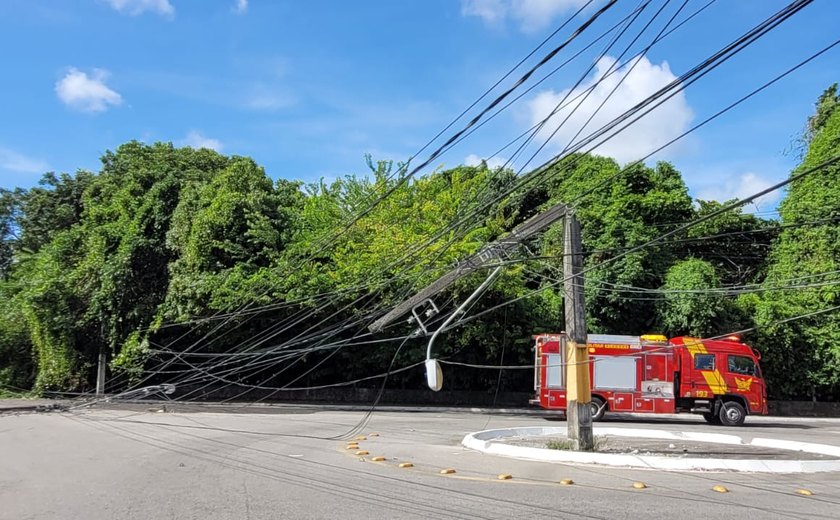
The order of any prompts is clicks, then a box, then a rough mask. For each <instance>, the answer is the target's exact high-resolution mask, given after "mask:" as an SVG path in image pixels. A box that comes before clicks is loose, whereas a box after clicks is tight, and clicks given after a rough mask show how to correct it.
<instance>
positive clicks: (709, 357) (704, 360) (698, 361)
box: [694, 354, 715, 370]
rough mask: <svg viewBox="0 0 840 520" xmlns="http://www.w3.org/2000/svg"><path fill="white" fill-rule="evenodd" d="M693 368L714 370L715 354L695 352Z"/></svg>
mask: <svg viewBox="0 0 840 520" xmlns="http://www.w3.org/2000/svg"><path fill="white" fill-rule="evenodd" d="M694 368H695V369H697V370H714V369H715V355H714V354H695V356H694Z"/></svg>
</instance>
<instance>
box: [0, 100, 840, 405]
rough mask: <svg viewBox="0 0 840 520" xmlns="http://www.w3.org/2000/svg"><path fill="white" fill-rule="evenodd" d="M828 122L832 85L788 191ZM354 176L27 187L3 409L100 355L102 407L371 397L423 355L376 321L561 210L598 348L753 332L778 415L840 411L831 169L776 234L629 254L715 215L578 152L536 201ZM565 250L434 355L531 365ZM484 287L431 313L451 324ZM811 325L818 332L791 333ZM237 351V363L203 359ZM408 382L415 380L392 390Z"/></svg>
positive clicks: (473, 180)
mask: <svg viewBox="0 0 840 520" xmlns="http://www.w3.org/2000/svg"><path fill="white" fill-rule="evenodd" d="M838 106H840V103H838V97H837V92H836V87H832V89H829V90H828V91H826V93H825V94H824V95H823V96H822V97H820V99H819V101H818V105H817V111H816V113H815V115H814V116H812V117H811V118H810V119H809V122H808V128H807V130H806V136H805V140H806V142H807V143H808V150H807V153H806V154H805V157H804V160H803V162H802V164H801V165H800V167H799V168H798V169H797V170H796V171H794V172H793V174H796V173H797V172H798V171H804V170H805V169H808V168H810V167H812V166H814V165H817V164H819V163H821V162H823V161H825V160H827V159H829V158H832V157H834V156H835V155H837V154H838V153H840V110H837V108H838ZM368 166H369V169H370V173H369V174H368V175H365V176H353V175H350V176H347V177H343V178H340V179H338V180H335V181H334V182H331V183H324V182H320V183H316V184H311V185H304V184H302V183H300V182H295V181H288V180H283V179H280V180H276V181H274V180H272V178H271V177H269V176H268V175H267V174H266V172H265V171H264V170H263V169H262V168H261V167H260V166H259V165H257V164H256V163H255V162H254V161H253V160H251V159H249V158H245V157H226V156H223V155H220V154H218V153H216V152H213V151H211V150H206V149H201V150H194V149H191V148H175V147H173V146H172V145H171V144H161V143H158V144H154V145H146V144H142V143H138V142H130V143H127V144H124V145H122V146H120V147H119V148H118V149H117V150H115V151H113V152H107V153H106V154H105V156H104V157H103V158H102V167H101V169H100V171H98V172H88V171H79V172H76V173H75V174H74V175H70V174H60V175H55V174H53V173H47V174H46V175H45V176H44V178H43V180H42V181H41V184H40V185H39V186H37V187H35V188H32V189H28V190H22V189H18V190H15V191H6V190H4V191H2V192H0V232H1V233H0V234H2V242H1V243H0V391H14V392H16V391H21V390H26V389H30V388H33V389H35V390H36V391H54V390H55V391H89V390H90V389H91V386H92V384H93V381H94V378H95V373H94V372H95V363H96V360H97V356H98V355H99V353H100V352H104V353H106V354H107V356H108V359H109V361H110V369H111V373H112V374H113V375H115V376H116V378H115V379H114V380H113V388H115V389H116V388H120V387H124V386H125V384H127V383H130V382H137V381H147V380H159V381H164V380H166V379H167V378H170V377H177V378H181V380H187V381H197V382H201V383H207V382H209V383H213V384H218V385H227V384H229V383H238V384H239V383H244V384H246V385H247V384H252V385H258V386H264V387H279V386H291V387H306V386H312V385H320V384H329V383H334V382H340V381H350V380H354V379H360V380H364V378H366V377H369V376H371V375H376V374H380V373H382V372H383V371H384V370H385V369H386V368H387V367H388V366H389V365H390V364H391V362H392V357H394V355H395V353H396V352H398V355H397V356H396V357H395V358H394V365H393V366H394V367H403V366H409V365H411V364H413V363H416V362H418V361H420V360H421V359H423V357H424V350H425V341H424V340H420V339H413V340H412V339H409V340H406V341H405V344H404V346H402V347H401V348H399V351H397V349H398V346H400V345H401V343H402V342H401V341H400V340H392V341H388V339H389V338H392V339H393V338H401V337H403V336H405V335H407V334H410V333H411V332H412V330H413V328H414V326H409V325H407V324H405V322H404V321H400V322H398V323H395V324H394V325H392V326H390V327H389V328H388V329H386V331H384V332H382V333H379V334H375V335H374V334H370V333H368V332H367V330H366V329H365V325H366V324H367V323H368V322H369V320H370V318H371V317H375V316H377V315H379V314H381V313H382V312H384V311H385V310H387V309H388V308H389V307H390V306H392V305H394V304H396V303H398V302H400V301H402V300H403V299H404V298H405V297H406V296H407V295H410V294H412V293H413V292H414V291H416V290H417V289H418V288H421V287H423V286H425V285H426V284H428V283H429V282H431V281H433V280H435V279H436V278H437V277H438V276H440V274H441V273H443V272H445V271H446V270H447V269H449V268H450V267H451V266H452V265H453V264H454V263H455V262H457V261H458V260H460V259H463V258H465V257H466V256H468V255H470V254H472V253H474V252H476V251H478V250H479V249H480V248H482V247H483V246H484V245H485V244H487V243H488V242H490V241H493V240H495V239H496V238H498V237H500V236H502V235H504V233H506V231H507V230H510V229H511V228H512V227H513V226H515V225H516V224H518V223H520V222H522V221H523V220H524V219H526V218H528V217H530V216H532V215H534V214H536V213H538V212H539V211H542V210H544V209H545V208H547V207H550V206H552V205H554V204H557V203H560V202H562V203H566V204H571V205H573V206H575V208H576V214H577V216H578V218H579V219H580V221H581V223H582V229H583V246H584V250H585V254H586V260H585V266H584V267H585V269H586V276H585V278H586V298H587V312H588V316H587V318H588V326H589V330H590V332H601V333H614V334H642V333H649V332H662V333H665V334H668V335H679V334H690V335H696V336H710V335H715V334H721V333H726V332H730V331H734V330H738V329H744V328H751V327H753V326H755V327H756V332H755V333H753V334H752V335H751V336H748V341H749V342H750V343H751V344H754V345H755V346H757V347H758V348H759V349H760V350H762V351H763V352H764V353H765V359H764V368H765V371H766V375H767V377H768V379H770V384H769V388H770V389H771V393H773V394H774V395H773V396H774V397H811V396H815V397H822V398H829V399H836V398H837V397H838V396H840V313H838V312H832V313H819V311H820V310H822V309H826V308H830V307H832V306H836V305H838V304H840V290H839V289H838V285H837V283H836V282H835V283H831V282H832V281H834V280H837V275H836V273H837V272H840V224H838V219H840V176H838V173H840V166H838V165H836V164H835V165H833V166H832V167H830V168H826V169H824V170H822V171H820V172H818V173H815V174H814V175H810V176H808V177H806V178H804V179H802V180H800V181H797V182H796V183H794V184H793V185H791V187H790V190H789V193H788V194H787V197H786V198H785V200H784V201H783V202H782V205H781V221H780V222H776V221H772V220H764V219H761V218H758V217H756V216H753V215H747V214H742V213H740V212H739V211H730V212H727V213H724V214H721V215H718V216H716V217H715V218H711V219H708V220H706V221H704V222H703V223H702V224H701V225H698V226H695V227H692V228H691V229H689V230H687V231H685V232H681V233H679V234H677V235H675V236H673V237H669V238H668V239H666V240H664V241H663V242H661V243H658V244H656V245H654V246H651V247H638V246H642V245H645V244H646V243H648V242H649V241H651V240H654V239H656V238H657V237H659V236H660V235H661V234H663V233H667V232H669V231H671V230H674V229H677V228H678V227H680V226H681V225H682V224H684V223H686V222H690V221H692V220H695V219H697V218H700V217H704V216H706V215H710V214H712V213H713V212H715V211H717V210H719V209H720V208H721V207H722V206H721V203H718V202H713V201H693V200H692V199H691V197H690V196H689V194H688V189H687V188H686V185H685V183H684V182H683V179H682V176H681V174H680V172H679V171H677V169H676V168H675V167H674V166H673V165H671V164H669V163H665V162H661V163H658V164H656V165H654V166H653V167H648V166H645V165H639V164H635V165H630V166H628V167H624V168H622V167H620V166H619V165H618V164H617V163H616V162H615V161H613V160H612V159H609V158H604V157H596V156H588V155H575V156H571V157H568V158H566V159H564V160H563V161H562V162H560V163H559V164H557V165H555V166H554V167H553V168H552V169H551V170H550V171H547V172H545V173H544V174H542V177H541V178H540V179H538V182H531V183H523V182H522V179H517V178H516V176H515V175H514V174H513V173H512V172H510V171H508V170H502V169H489V168H488V167H487V166H486V165H484V164H482V165H481V166H475V167H468V166H460V167H457V168H453V169H448V170H440V171H435V172H433V173H431V174H429V175H426V176H424V177H421V178H416V179H411V180H406V179H403V177H402V176H403V175H404V172H405V169H406V168H405V166H406V165H402V164H397V165H394V164H392V163H390V162H378V163H375V162H373V161H372V160H370V158H368ZM385 194H388V196H387V197H383V195H385ZM374 201H376V202H377V204H375V205H372V203H373V202H374ZM363 211H364V216H363V217H362V218H359V219H355V218H354V217H355V216H357V215H360V214H361V212H363ZM348 223H352V225H348ZM562 244H563V237H562V225H560V224H555V225H554V226H552V227H551V228H549V229H548V230H547V231H546V232H545V233H543V234H542V235H541V236H539V237H538V238H535V239H532V240H530V241H529V242H528V243H526V244H524V245H523V247H522V249H521V251H520V252H519V253H518V255H517V256H514V257H512V258H509V259H508V260H511V262H510V263H508V264H507V266H506V269H505V271H504V274H503V275H502V277H501V278H500V279H499V280H497V281H496V282H495V283H494V285H493V286H492V287H491V288H490V289H489V290H488V291H487V292H486V293H485V294H484V295H483V296H482V298H481V299H480V300H479V301H478V303H477V304H475V305H474V306H473V307H472V308H470V309H469V311H468V313H467V317H468V318H470V319H469V321H467V322H466V323H463V324H461V325H459V326H458V327H456V328H454V329H452V330H451V331H448V332H447V333H445V334H444V335H443V336H442V338H441V340H439V342H438V344H437V345H438V346H437V347H436V348H438V349H439V350H438V352H437V354H438V355H439V356H441V357H444V358H447V359H450V360H454V361H460V362H464V363H468V364H479V365H487V364H497V363H503V364H505V365H524V364H528V363H529V360H530V359H531V358H532V353H531V350H530V349H531V347H530V336H531V334H534V333H537V332H545V331H557V330H561V329H562V328H563V327H562V323H563V316H562V308H563V307H562V293H561V290H560V284H559V283H558V282H559V280H560V279H562ZM523 259H527V261H523ZM825 273H828V274H825ZM485 275H486V272H478V273H476V274H474V275H471V276H469V277H466V278H464V279H462V280H460V281H459V282H457V283H456V284H455V285H453V286H452V287H450V288H449V289H447V290H446V291H445V292H444V293H443V294H441V295H439V296H437V297H436V298H435V301H436V303H437V304H438V305H439V306H440V307H442V308H443V309H445V310H446V311H447V312H449V311H451V310H453V309H454V306H455V305H457V303H458V302H461V301H463V300H464V299H465V298H466V297H467V296H468V295H469V293H470V292H472V290H473V289H474V288H475V287H476V286H477V285H478V284H479V283H480V281H481V280H482V279H483V277H484V276H485ZM792 285H793V286H794V290H791V287H790V286H792ZM511 301H513V303H511V304H509V305H502V304H504V303H506V302H511ZM808 313H818V314H814V315H813V316H811V317H808V318H805V319H792V318H797V317H798V316H800V315H803V314H808ZM350 338H355V339H354V344H353V345H352V346H349V347H345V348H333V347H332V346H334V345H335V344H336V341H339V340H346V339H350ZM281 347H282V348H281ZM231 352H234V353H237V352H238V353H244V354H246V356H244V357H231V358H223V357H220V358H218V359H222V361H221V362H219V361H218V360H217V358H212V357H201V356H208V355H213V354H224V355H227V354H229V353H231ZM249 356H250V357H249ZM219 363H221V364H219ZM211 367H213V369H214V370H213V371H211V370H209V369H210V368H211ZM219 367H222V369H221V370H220V369H219ZM149 369H158V371H154V372H149ZM160 369H165V370H160ZM150 373H151V374H152V375H151V376H150V375H149V374H150ZM173 374H174V375H173ZM503 376H504V377H503V378H502V379H501V381H502V384H503V387H504V388H506V389H519V390H527V389H528V388H529V383H530V381H531V374H530V372H529V371H527V370H512V371H505V372H503ZM498 377H499V372H498V371H495V370H484V369H480V368H467V367H463V368H460V369H457V370H455V369H452V370H451V371H450V375H449V376H448V378H447V387H449V388H460V389H465V388H470V389H487V390H488V391H492V390H493V389H495V387H496V385H497V383H498V381H500V380H499V379H497V378H498ZM421 379H422V369H420V368H418V369H416V370H409V371H406V372H400V373H399V374H398V375H395V376H394V378H393V379H392V384H395V385H400V386H403V387H412V386H419V385H421V384H422V383H421ZM361 384H363V385H364V384H369V385H371V384H374V382H373V381H369V382H368V383H361ZM237 388H240V389H242V391H243V393H244V392H246V391H247V389H248V388H250V387H248V386H241V387H240V386H238V387H237Z"/></svg>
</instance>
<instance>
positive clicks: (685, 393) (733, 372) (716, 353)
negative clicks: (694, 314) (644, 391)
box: [670, 336, 767, 426]
mask: <svg viewBox="0 0 840 520" xmlns="http://www.w3.org/2000/svg"><path fill="white" fill-rule="evenodd" d="M670 343H671V344H672V345H674V348H675V352H677V353H678V355H677V356H676V358H677V367H676V368H677V373H675V379H676V380H677V381H675V382H676V384H675V386H676V387H677V388H678V395H677V402H676V407H677V411H685V412H693V413H701V414H702V415H703V417H704V418H705V419H706V421H707V422H709V423H712V424H725V425H728V426H738V425H741V424H743V422H744V419H745V417H746V415H747V414H754V415H766V414H767V387H766V385H765V383H764V379H763V377H762V374H761V368H760V365H759V360H760V359H761V355H760V354H759V353H758V352H757V351H755V350H753V349H752V348H750V347H749V346H748V345H745V344H744V343H741V340H740V338H738V337H737V336H729V337H726V338H722V339H714V340H702V341H701V340H699V339H696V338H688V337H677V338H672V339H671V340H670Z"/></svg>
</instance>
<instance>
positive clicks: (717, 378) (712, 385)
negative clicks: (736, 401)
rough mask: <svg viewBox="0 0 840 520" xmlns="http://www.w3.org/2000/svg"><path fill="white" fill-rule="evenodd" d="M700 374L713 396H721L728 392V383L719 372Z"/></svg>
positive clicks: (706, 371)
mask: <svg viewBox="0 0 840 520" xmlns="http://www.w3.org/2000/svg"><path fill="white" fill-rule="evenodd" d="M700 373H701V374H703V378H704V379H705V380H706V384H707V385H709V389H710V390H711V391H712V393H713V394H716V395H721V394H725V393H726V392H727V390H728V389H727V387H726V381H724V380H723V376H722V375H720V372H718V371H717V370H701V371H700Z"/></svg>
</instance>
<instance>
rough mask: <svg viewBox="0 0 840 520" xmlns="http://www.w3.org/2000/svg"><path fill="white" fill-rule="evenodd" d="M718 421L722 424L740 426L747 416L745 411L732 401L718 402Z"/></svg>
mask: <svg viewBox="0 0 840 520" xmlns="http://www.w3.org/2000/svg"><path fill="white" fill-rule="evenodd" d="M719 417H720V422H721V424H723V425H724V426H741V425H742V424H744V419H746V418H747V411H746V410H744V407H743V406H742V405H741V404H740V403H736V402H734V401H729V402H721V403H720V415H719Z"/></svg>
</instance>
